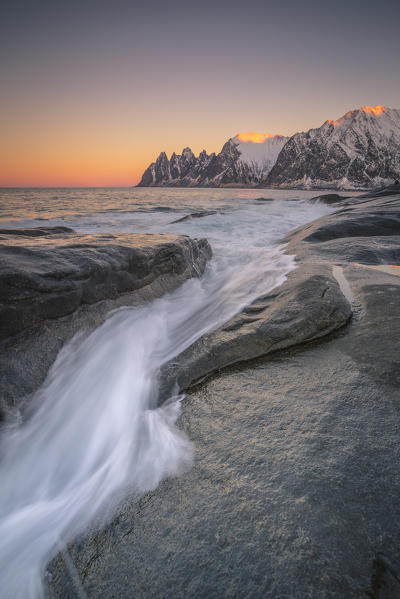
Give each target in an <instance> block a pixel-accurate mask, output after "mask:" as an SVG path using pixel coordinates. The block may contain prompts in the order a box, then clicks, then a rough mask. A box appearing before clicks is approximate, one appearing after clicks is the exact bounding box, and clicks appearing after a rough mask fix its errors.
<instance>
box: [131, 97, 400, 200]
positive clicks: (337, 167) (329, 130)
mask: <svg viewBox="0 0 400 599" xmlns="http://www.w3.org/2000/svg"><path fill="white" fill-rule="evenodd" d="M398 178H400V110H397V109H393V108H387V107H385V106H375V107H372V106H364V107H362V108H359V109H356V110H350V111H349V112H347V113H346V114H345V115H344V116H342V117H341V118H339V119H338V120H335V121H332V120H327V121H325V123H323V124H322V125H321V127H319V128H316V129H310V130H309V131H307V132H302V133H295V134H294V135H292V136H291V137H284V136H283V135H271V134H269V133H266V134H261V133H253V132H248V133H240V134H237V135H236V136H235V137H232V138H230V139H229V140H228V141H227V142H226V143H225V144H224V145H223V147H222V150H221V152H219V153H218V154H215V153H212V154H207V152H206V151H205V150H203V151H202V152H201V153H200V154H199V156H198V157H196V156H195V155H194V154H193V152H192V150H191V149H190V148H185V149H184V150H183V151H182V154H175V153H173V154H172V156H171V158H170V159H169V160H168V157H167V155H166V154H165V152H161V154H160V155H159V157H158V158H157V160H156V162H153V163H152V164H150V166H149V167H148V168H147V169H146V171H145V172H144V173H143V176H142V179H141V181H140V183H139V186H140V187H150V186H171V187H234V186H237V187H278V188H279V187H281V188H306V189H307V188H325V189H326V188H334V189H370V188H376V187H379V186H382V185H387V184H389V183H392V182H393V180H394V179H398Z"/></svg>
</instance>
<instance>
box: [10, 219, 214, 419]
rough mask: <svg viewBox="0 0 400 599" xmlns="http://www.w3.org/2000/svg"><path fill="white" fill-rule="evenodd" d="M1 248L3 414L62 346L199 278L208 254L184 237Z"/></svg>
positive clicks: (16, 241)
mask: <svg viewBox="0 0 400 599" xmlns="http://www.w3.org/2000/svg"><path fill="white" fill-rule="evenodd" d="M19 233H20V232H18V233H17V235H14V234H9V235H3V236H2V238H1V240H0V255H1V267H0V289H1V292H0V294H1V304H0V317H1V321H0V322H1V326H0V331H1V338H2V340H0V396H1V400H0V413H1V412H2V411H3V412H4V411H7V409H8V407H10V406H16V405H19V404H20V403H21V401H22V400H23V398H27V396H28V395H29V394H30V393H32V392H33V391H35V390H36V389H37V388H38V387H39V386H40V384H41V383H42V382H43V380H44V378H45V376H46V374H47V371H48V369H49V367H50V365H51V364H52V363H53V361H54V359H55V357H56V355H57V353H58V351H59V350H60V349H61V347H62V345H63V343H64V342H65V341H66V340H68V339H70V338H71V337H72V336H73V335H74V334H75V333H76V332H78V331H81V330H90V329H93V328H94V327H96V326H98V325H99V324H101V322H102V321H103V320H104V319H105V318H106V316H107V313H108V312H109V311H110V310H112V309H114V308H117V307H119V306H126V305H136V304H138V303H141V302H143V301H149V300H151V299H153V298H155V297H159V296H161V295H163V294H164V293H166V292H167V291H171V290H172V289H174V288H175V287H177V286H178V285H179V284H181V283H182V282H183V281H185V280H186V279H188V278H190V277H197V276H200V275H201V274H202V273H203V271H204V268H205V265H206V262H207V260H208V259H209V258H210V257H211V248H210V246H209V244H208V242H207V241H206V240H205V239H191V238H190V237H186V236H183V235H174V234H162V235H150V234H149V235H136V234H121V235H93V236H85V235H77V234H75V233H73V232H72V233H70V232H67V233H62V234H60V232H59V230H58V228H57V232H55V231H54V230H50V231H49V232H48V234H47V235H46V236H40V237H39V238H37V237H36V236H34V238H31V237H32V236H31V234H30V231H28V234H27V235H26V236H25V238H24V236H22V235H20V234H19Z"/></svg>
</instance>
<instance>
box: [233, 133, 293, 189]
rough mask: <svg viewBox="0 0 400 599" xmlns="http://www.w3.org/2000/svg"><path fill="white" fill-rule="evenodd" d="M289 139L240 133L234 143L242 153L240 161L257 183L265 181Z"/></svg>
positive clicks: (266, 134)
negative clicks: (244, 164) (248, 168)
mask: <svg viewBox="0 0 400 599" xmlns="http://www.w3.org/2000/svg"><path fill="white" fill-rule="evenodd" d="M288 139H289V138H288V137H284V136H283V135H271V134H270V133H253V132H247V133H238V134H237V135H236V136H235V137H234V138H233V142H234V143H235V144H236V147H237V149H238V150H239V152H240V160H241V161H242V162H244V163H246V164H247V165H248V166H249V167H250V169H251V171H252V173H253V176H254V179H255V180H256V181H257V182H260V181H261V180H262V179H264V178H265V177H266V176H267V175H268V173H269V172H270V170H271V169H272V167H273V166H274V164H275V162H276V159H277V158H278V155H279V153H280V151H281V150H282V148H283V146H284V145H285V143H286V142H287V141H288Z"/></svg>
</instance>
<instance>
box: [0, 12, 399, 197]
mask: <svg viewBox="0 0 400 599" xmlns="http://www.w3.org/2000/svg"><path fill="white" fill-rule="evenodd" d="M300 4H301V6H300ZM371 11H373V13H372V12H371ZM397 13H398V6H397V3H394V2H385V1H384V2H383V3H382V5H381V7H380V9H379V11H376V9H375V8H374V4H373V3H372V2H363V3H357V2H354V3H353V4H351V3H350V4H349V3H345V2H341V1H339V2H336V3H335V5H334V6H333V5H331V4H328V3H324V2H318V3H317V2H311V1H309V2H305V3H297V2H294V1H284V2H281V3H279V5H278V6H277V5H276V3H269V2H258V1H250V2H248V3H242V2H235V1H232V2H229V3H227V2H221V3H220V4H217V5H216V4H215V3H211V2H207V1H206V2H203V3H201V5H199V6H197V4H196V5H193V7H192V8H191V11H190V12H188V10H187V5H186V4H184V3H181V2H172V3H168V6H166V3H161V2H155V3H154V4H152V5H146V6H141V7H139V8H138V7H137V6H135V5H134V4H132V3H128V2H123V1H117V2H116V3H113V4H112V6H111V4H110V3H102V2H98V3H94V2H83V3H76V4H75V3H74V2H72V3H69V4H68V5H65V6H63V5H61V4H57V3H56V5H54V3H50V2H39V3H23V2H22V3H21V4H18V5H15V6H12V5H11V4H10V5H9V6H8V7H7V8H6V9H5V11H4V15H3V16H4V18H2V23H1V25H0V45H1V48H0V50H1V51H0V56H1V58H0V70H1V73H0V74H1V81H2V86H1V117H0V118H1V123H0V124H1V139H0V186H128V185H133V184H135V183H137V182H138V181H139V179H140V176H141V174H142V172H143V171H144V169H145V168H146V167H147V166H148V164H149V163H150V162H152V161H153V160H155V158H156V157H157V155H158V154H159V152H160V151H161V150H163V151H165V152H167V154H168V155H169V154H171V153H172V152H173V151H175V152H177V153H180V152H181V150H182V148H183V147H185V146H190V147H191V148H192V150H193V151H194V152H195V153H196V154H197V153H198V152H200V151H201V150H202V149H203V148H204V149H206V150H207V152H212V151H219V150H220V149H221V147H222V145H223V143H224V142H225V141H226V140H227V139H228V138H229V137H232V136H234V135H235V134H237V133H238V132H244V131H255V132H261V133H263V132H266V131H269V132H271V133H273V134H275V133H280V134H283V135H291V134H293V133H295V132H296V131H298V130H306V129H308V128H311V127H318V126H320V125H321V124H322V123H323V122H324V121H325V120H327V119H333V120H334V119H337V118H339V117H340V116H342V114H344V113H345V112H347V111H348V110H350V109H353V108H356V107H359V106H364V105H365V104H369V105H372V106H375V105H377V104H384V105H388V106H392V107H395V108H396V107H397V108H399V107H400V66H399V64H400V61H399V60H398V57H399V55H400V52H399V50H400V46H399V36H398V31H397V29H396V28H397V23H398V19H397ZM372 14H373V19H372V18H371V15H372ZM344 15H346V18H344Z"/></svg>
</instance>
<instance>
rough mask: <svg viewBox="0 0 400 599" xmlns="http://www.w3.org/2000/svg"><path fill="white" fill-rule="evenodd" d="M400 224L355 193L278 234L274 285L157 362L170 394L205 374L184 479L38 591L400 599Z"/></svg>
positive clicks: (61, 559) (92, 543) (394, 205)
mask: <svg viewBox="0 0 400 599" xmlns="http://www.w3.org/2000/svg"><path fill="white" fill-rule="evenodd" d="M399 214H400V194H393V192H392V193H391V194H390V195H385V194H383V195H382V196H381V197H375V198H366V197H364V198H357V199H356V200H354V201H352V204H351V205H350V206H348V207H346V209H345V210H340V211H339V212H337V213H335V214H333V215H329V216H326V217H323V218H322V219H319V220H318V221H315V222H314V223H312V224H310V225H306V226H305V227H302V228H300V229H298V230H297V231H295V232H293V233H291V234H290V235H289V236H288V237H287V239H286V242H287V244H288V245H287V250H286V251H288V252H290V253H296V257H297V261H298V268H297V269H296V270H295V271H293V272H292V273H290V275H289V277H288V280H287V281H286V283H285V284H284V285H282V286H281V287H280V288H278V289H275V290H274V291H273V292H272V293H270V294H269V295H267V296H266V297H265V298H260V299H259V300H257V301H256V302H254V303H253V304H252V305H251V306H248V307H247V308H246V309H245V310H244V311H243V312H242V313H241V314H240V315H238V316H236V317H235V318H233V319H232V320H231V321H230V322H228V323H226V324H225V325H224V326H223V327H221V328H220V329H218V330H216V331H214V332H213V333H210V334H209V335H207V336H206V337H204V338H203V339H201V340H199V341H198V342H197V343H196V344H194V346H192V347H191V348H189V350H187V351H186V352H184V353H183V354H182V355H181V356H178V357H177V358H176V359H175V360H174V364H170V365H169V366H168V368H167V369H166V371H165V373H164V376H165V379H164V384H165V390H167V389H168V385H171V384H172V382H173V380H174V377H175V380H176V379H177V380H178V381H179V384H180V386H181V387H183V388H185V387H186V388H190V385H191V384H192V383H193V382H196V381H198V379H199V378H201V377H205V376H208V377H210V375H211V374H212V373H213V372H214V375H213V376H212V377H211V378H210V380H208V381H207V382H206V383H203V384H201V385H197V386H196V387H194V388H193V387H192V390H191V391H189V393H188V396H187V398H186V400H185V402H184V409H183V416H182V418H181V427H182V428H183V430H184V431H185V432H186V433H187V434H188V436H189V438H191V439H192V440H193V442H194V444H195V447H196V461H195V465H194V467H193V469H192V470H191V471H190V472H189V473H187V474H186V475H184V476H182V477H181V478H179V479H173V480H167V481H165V482H164V483H163V484H162V485H161V486H160V487H159V488H158V489H157V490H156V491H154V492H152V493H149V494H147V495H146V496H144V497H143V498H142V499H141V500H140V501H139V502H133V501H129V499H128V500H127V501H126V503H125V504H124V505H123V506H122V508H121V512H120V513H119V515H118V516H117V518H116V519H115V520H114V521H113V522H112V523H111V524H110V525H109V526H107V527H106V528H105V529H103V530H101V531H97V532H96V531H93V532H89V533H88V534H87V536H86V538H83V539H80V540H79V541H77V542H76V543H74V544H72V545H71V546H70V547H69V548H68V550H67V551H65V552H64V554H60V555H59V556H58V557H57V558H56V559H55V560H54V561H53V563H52V564H51V565H50V567H49V576H48V597H49V598H52V599H53V598H59V599H61V598H64V597H82V596H88V597H109V598H115V599H117V598H119V597H144V598H147V597H152V598H156V599H161V598H162V599H172V598H174V599H177V598H182V599H183V598H186V597H188V596H191V597H207V598H215V599H217V598H220V597H249V598H250V597H251V598H256V599H258V598H259V599H264V598H266V597H271V599H275V598H279V599H305V598H308V599H360V598H361V597H365V598H368V597H369V598H370V599H371V598H372V599H378V598H379V599H396V598H398V597H400V582H399V580H400V572H399V566H398V564H400V543H399V538H400V518H399V517H398V515H399V514H398V503H399V501H398V498H399V496H400V471H399V463H400V451H399V447H400V445H399V429H400V374H399V373H400V363H399V356H400V276H399V275H400V268H399V266H400V260H399V258H400V254H399V248H400V230H399V228H398V227H397V225H396V223H398V219H399ZM357 233H360V236H357ZM351 314H352V315H353V316H352V318H351V320H349V318H350V315H351ZM346 323H347V326H344V325H346ZM323 335H325V338H323ZM278 350H279V351H278ZM266 354H268V355H267V357H266V356H265V355H266ZM257 355H259V356H263V357H260V358H258V359H257V360H253V361H250V362H247V363H244V361H245V360H248V359H249V358H254V357H255V356H257ZM228 364H233V365H231V366H230V367H229V368H227V369H225V370H224V371H223V372H220V369H221V368H224V367H226V366H227V365H228Z"/></svg>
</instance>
